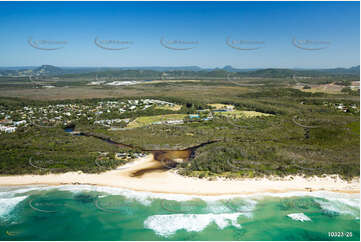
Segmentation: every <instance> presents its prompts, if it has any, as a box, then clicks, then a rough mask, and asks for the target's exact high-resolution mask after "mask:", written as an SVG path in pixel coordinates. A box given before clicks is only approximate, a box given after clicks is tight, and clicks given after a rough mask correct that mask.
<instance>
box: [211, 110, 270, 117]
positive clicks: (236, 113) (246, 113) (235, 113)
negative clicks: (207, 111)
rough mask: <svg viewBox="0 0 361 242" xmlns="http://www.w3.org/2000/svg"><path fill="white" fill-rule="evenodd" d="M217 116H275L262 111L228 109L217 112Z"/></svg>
mask: <svg viewBox="0 0 361 242" xmlns="http://www.w3.org/2000/svg"><path fill="white" fill-rule="evenodd" d="M215 115H216V116H226V117H231V118H254V117H262V116H273V115H272V114H268V113H261V112H256V111H240V110H235V111H228V112H217V113H215Z"/></svg>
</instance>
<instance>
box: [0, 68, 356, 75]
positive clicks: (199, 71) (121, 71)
mask: <svg viewBox="0 0 361 242" xmlns="http://www.w3.org/2000/svg"><path fill="white" fill-rule="evenodd" d="M162 72H171V74H172V75H173V76H183V75H184V76H193V77H196V76H203V77H221V76H224V75H226V74H227V73H229V72H233V73H237V75H239V76H249V77H274V78H285V77H293V76H295V75H296V76H325V75H338V76H342V75H355V76H360V66H353V67H350V68H329V69H282V68H266V69H256V68H252V69H251V68H248V69H240V68H234V67H232V66H230V65H226V66H224V67H223V68H201V67H199V66H174V67H162V66H149V67H61V68H60V67H57V66H52V65H42V66H40V67H11V68H10V67H9V68H6V67H0V76H13V77H14V76H28V75H34V76H58V75H64V74H70V75H88V76H90V75H94V73H99V74H105V75H107V74H109V75H120V76H122V75H124V76H144V75H145V74H146V73H147V74H148V75H150V76H157V77H159V76H160V75H163V74H162ZM174 72H177V73H174Z"/></svg>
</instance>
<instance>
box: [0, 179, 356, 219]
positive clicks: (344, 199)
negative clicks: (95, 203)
mask: <svg viewBox="0 0 361 242" xmlns="http://www.w3.org/2000/svg"><path fill="white" fill-rule="evenodd" d="M3 189H4V188H2V189H0V198H1V197H3V196H5V197H7V196H8V195H9V194H13V195H15V194H23V193H28V192H32V191H37V190H52V189H57V190H62V191H69V192H73V193H78V192H83V191H94V192H100V193H106V194H110V195H122V196H125V197H127V198H128V199H134V200H136V201H138V202H140V203H142V204H144V205H150V204H151V203H152V201H153V200H154V199H166V200H174V201H179V202H182V201H189V200H193V199H201V200H203V201H206V202H207V204H209V205H208V206H209V208H210V211H215V212H220V213H222V212H224V213H227V212H228V211H229V210H227V209H226V208H225V207H223V208H221V207H217V208H216V207H215V206H213V205H212V203H213V202H214V203H213V204H215V205H216V204H217V201H221V200H223V201H226V200H230V199H235V198H241V199H243V200H245V201H248V202H249V201H251V204H253V205H250V206H253V208H254V207H255V205H256V203H257V201H258V200H262V199H264V198H265V197H280V198H286V197H314V198H323V199H326V200H329V201H337V202H339V203H342V204H346V205H348V206H351V207H353V208H356V209H358V210H360V205H359V203H360V195H359V194H344V193H335V192H327V191H318V192H287V193H258V194H250V195H218V196H199V195H183V194H164V193H153V192H139V191H132V190H127V189H122V188H113V187H104V186H93V185H62V186H26V187H24V186H23V187H19V188H17V189H16V188H13V187H12V188H11V190H9V189H7V190H6V191H4V190H3ZM2 194H3V195H2ZM324 206H325V207H326V205H324ZM215 209H216V210H217V211H216V210H215Z"/></svg>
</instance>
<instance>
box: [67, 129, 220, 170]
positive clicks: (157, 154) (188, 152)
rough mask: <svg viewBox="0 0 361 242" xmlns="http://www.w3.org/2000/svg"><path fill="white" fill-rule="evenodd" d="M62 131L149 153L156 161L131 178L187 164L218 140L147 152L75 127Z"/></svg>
mask: <svg viewBox="0 0 361 242" xmlns="http://www.w3.org/2000/svg"><path fill="white" fill-rule="evenodd" d="M64 131H65V132H67V133H71V134H73V135H80V136H86V137H94V138H97V139H100V140H102V141H105V142H108V143H110V144H113V145H116V146H119V147H125V148H132V149H138V150H141V151H144V152H150V153H152V154H153V157H154V161H157V163H155V164H154V165H153V166H151V167H147V168H144V169H140V170H137V171H135V172H134V173H132V176H134V177H140V176H142V175H144V174H145V173H149V172H154V171H162V170H164V171H165V170H169V169H172V168H174V167H176V166H177V164H178V163H180V162H187V161H189V160H191V159H192V158H194V155H195V151H196V150H197V149H198V148H200V147H203V146H205V145H208V144H212V143H216V142H218V141H220V140H211V141H207V142H204V143H201V144H199V145H196V146H192V147H189V148H186V149H182V150H172V149H167V150H147V149H143V148H141V147H139V146H133V145H129V144H123V143H119V142H116V141H113V140H112V139H111V137H105V136H102V135H99V134H95V133H92V132H81V131H75V126H72V127H66V128H64Z"/></svg>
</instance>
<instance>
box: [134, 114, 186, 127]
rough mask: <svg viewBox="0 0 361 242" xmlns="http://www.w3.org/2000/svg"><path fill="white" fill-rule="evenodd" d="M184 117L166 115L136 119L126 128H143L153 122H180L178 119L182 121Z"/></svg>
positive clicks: (180, 115)
mask: <svg viewBox="0 0 361 242" xmlns="http://www.w3.org/2000/svg"><path fill="white" fill-rule="evenodd" d="M186 116H187V114H166V115H157V116H146V117H138V118H136V119H135V120H133V121H132V122H130V123H129V124H128V126H127V128H139V127H144V126H148V125H151V124H152V123H154V122H164V121H171V120H180V119H184V118H185V117H186Z"/></svg>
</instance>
